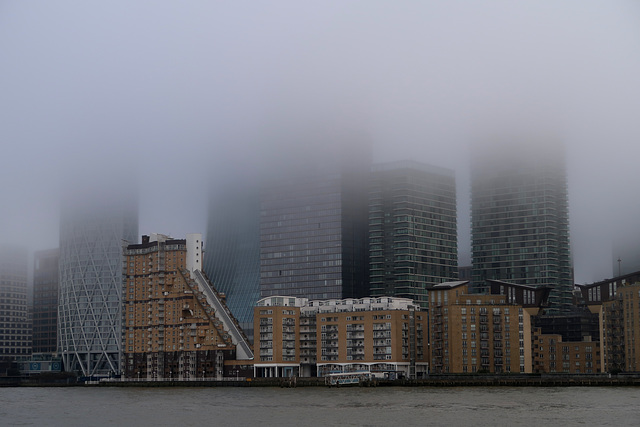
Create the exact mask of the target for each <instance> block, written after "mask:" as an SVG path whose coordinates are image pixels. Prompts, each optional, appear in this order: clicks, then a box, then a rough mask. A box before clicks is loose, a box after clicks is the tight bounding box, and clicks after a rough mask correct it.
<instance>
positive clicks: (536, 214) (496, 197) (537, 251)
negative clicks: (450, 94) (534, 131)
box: [471, 140, 573, 311]
mask: <svg viewBox="0 0 640 427" xmlns="http://www.w3.org/2000/svg"><path fill="white" fill-rule="evenodd" d="M554 142H556V141H553V142H550V143H545V141H541V140H538V141H534V142H531V141H527V142H525V143H519V142H517V141H516V142H514V141H513V140H512V141H510V142H509V143H503V144H500V143H495V144H487V145H482V146H478V147H476V150H475V152H474V155H473V157H472V159H473V160H472V168H471V180H472V181H471V221H472V228H471V229H472V253H473V273H472V274H473V282H474V284H475V286H476V287H478V288H480V289H482V287H483V286H484V285H485V280H486V279H493V280H501V281H506V282H512V283H516V284H523V285H532V286H540V285H549V286H551V287H552V288H553V290H552V291H551V294H550V298H549V302H550V305H551V307H552V309H553V310H556V311H562V310H563V309H564V308H566V307H568V306H569V305H570V304H571V292H572V288H573V283H572V282H573V279H572V273H571V255H570V249H569V215H568V200H567V198H568V195H567V177H566V171H565V156H564V146H563V145H562V144H559V143H554Z"/></svg>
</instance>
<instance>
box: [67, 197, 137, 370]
mask: <svg viewBox="0 0 640 427" xmlns="http://www.w3.org/2000/svg"><path fill="white" fill-rule="evenodd" d="M137 235H138V208H137V201H136V200H135V198H133V197H124V196H123V195H122V194H119V193H114V192H102V191H100V189H93V191H91V192H85V193H83V192H78V193H76V194H75V195H74V196H73V197H70V198H67V199H66V200H65V201H63V205H62V212H61V215H60V284H59V286H60V293H59V308H58V339H59V352H60V354H61V356H62V359H63V363H64V369H65V370H66V371H74V372H79V373H81V374H82V375H97V376H105V375H111V374H118V373H119V372H120V351H121V348H120V338H121V333H120V330H121V329H120V328H121V326H120V322H121V295H122V274H123V270H122V267H123V266H122V256H123V255H122V250H123V244H124V243H125V242H129V243H135V242H136V241H137Z"/></svg>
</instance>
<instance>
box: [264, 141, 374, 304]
mask: <svg viewBox="0 0 640 427" xmlns="http://www.w3.org/2000/svg"><path fill="white" fill-rule="evenodd" d="M321 135H322V137H323V141H325V144H317V146H319V147H321V148H320V149H317V150H313V149H305V150H304V151H301V152H300V153H299V154H298V155H293V156H291V157H290V159H289V161H288V162H287V164H286V165H285V167H283V169H282V170H281V171H280V172H281V173H280V174H279V175H278V176H277V177H275V178H273V179H270V180H268V182H267V183H266V184H265V185H264V187H263V189H262V195H261V200H262V202H261V209H260V292H261V296H262V297H268V296H274V295H283V294H284V295H291V296H295V297H302V298H309V299H328V298H349V297H360V296H366V295H367V294H368V293H369V289H368V274H367V269H368V265H367V262H368V256H367V252H368V249H367V247H368V243H367V240H368V239H367V203H368V197H367V196H368V191H367V189H368V178H369V173H370V169H371V145H370V144H369V143H368V141H366V139H361V138H358V136H355V135H353V134H350V133H346V134H345V133H339V132H338V133H333V132H328V133H322V134H321Z"/></svg>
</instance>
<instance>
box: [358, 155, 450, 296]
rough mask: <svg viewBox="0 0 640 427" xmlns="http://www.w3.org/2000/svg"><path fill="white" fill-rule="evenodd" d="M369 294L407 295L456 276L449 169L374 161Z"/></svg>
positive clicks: (371, 193)
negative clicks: (375, 162) (377, 163)
mask: <svg viewBox="0 0 640 427" xmlns="http://www.w3.org/2000/svg"><path fill="white" fill-rule="evenodd" d="M369 245H370V251H369V254H370V258H369V266H370V270H369V274H370V279H369V280H370V287H371V295H372V296H383V295H387V296H397V297H403V298H411V299H413V300H414V301H416V303H419V304H421V305H422V306H423V307H424V308H426V307H427V295H428V293H427V288H428V287H429V286H431V285H436V284H438V283H442V282H449V281H452V280H456V279H457V277H458V261H457V260H458V253H457V233H456V185H455V176H454V173H453V171H452V170H448V169H444V168H440V167H436V166H429V165H425V164H421V163H418V162H413V161H403V162H394V163H387V164H380V165H374V167H373V173H372V177H371V190H370V196H369Z"/></svg>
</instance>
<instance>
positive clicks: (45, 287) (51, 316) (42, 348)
mask: <svg viewBox="0 0 640 427" xmlns="http://www.w3.org/2000/svg"><path fill="white" fill-rule="evenodd" d="M59 257H60V251H59V250H58V249H49V250H45V251H38V252H36V253H35V254H34V269H33V352H34V353H51V354H53V353H55V352H56V351H57V345H58V341H57V337H58V326H57V325H58V282H59V280H60V272H59V269H58V264H59Z"/></svg>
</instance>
